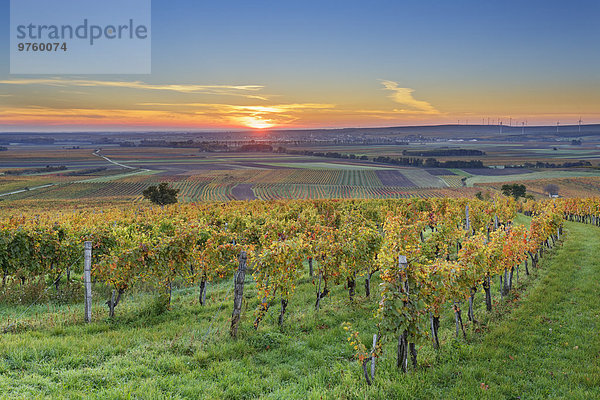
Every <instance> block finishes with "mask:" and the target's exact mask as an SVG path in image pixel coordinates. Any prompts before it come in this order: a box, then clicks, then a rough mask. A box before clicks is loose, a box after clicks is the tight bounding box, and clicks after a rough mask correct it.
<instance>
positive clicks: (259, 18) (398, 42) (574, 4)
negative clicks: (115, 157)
mask: <svg viewBox="0 0 600 400" xmlns="http://www.w3.org/2000/svg"><path fill="white" fill-rule="evenodd" d="M599 16H600V2H599V1H597V0H590V1H583V0H574V1H569V2H566V1H564V0H561V1H555V0H544V1H538V0H518V1H517V0H502V1H482V0H476V1H475V0H465V1H461V0H452V1H443V0H436V1H429V0H418V1H417V0H415V1H404V0H396V1H366V0H365V1H354V0H345V1H333V0H320V1H312V0H310V1H308V0H303V1H287V0H286V1H281V0H280V1H247V0H244V1H229V0H220V1H210V2H209V1H203V0H170V1H166V0H164V1H161V0H154V1H153V2H152V17H153V18H152V74H150V75H79V76H72V75H62V76H61V75H11V74H9V31H8V25H9V0H0V27H1V30H0V131H32V130H33V131H45V130H48V131H52V130H124V129H127V130H142V129H143V130H168V129H177V130H180V129H197V130H215V129H219V130H232V129H247V128H256V129H266V128H279V129H281V128H315V127H323V128H329V127H370V126H400V125H420V124H445V123H453V124H454V123H457V121H459V120H460V121H461V123H466V122H467V121H468V123H470V124H481V123H482V122H485V123H487V119H488V118H490V119H491V120H492V121H494V123H495V122H497V120H498V118H501V119H502V120H503V122H504V123H505V124H508V122H509V118H511V117H512V119H513V123H519V124H520V121H525V120H526V121H528V123H529V125H533V124H553V125H554V124H556V122H557V121H560V122H561V124H576V123H577V121H578V120H579V118H580V117H581V118H582V119H583V121H584V123H600V51H599V50H598V48H599V47H598V46H599V43H600V24H598V18H599Z"/></svg>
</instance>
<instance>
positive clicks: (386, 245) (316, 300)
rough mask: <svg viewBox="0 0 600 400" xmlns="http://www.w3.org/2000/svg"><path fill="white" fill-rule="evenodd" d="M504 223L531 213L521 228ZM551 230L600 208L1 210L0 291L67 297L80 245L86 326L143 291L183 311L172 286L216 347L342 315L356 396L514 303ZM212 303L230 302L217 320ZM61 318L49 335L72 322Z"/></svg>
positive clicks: (570, 203)
mask: <svg viewBox="0 0 600 400" xmlns="http://www.w3.org/2000/svg"><path fill="white" fill-rule="evenodd" d="M517 212H521V213H524V214H526V215H528V216H530V218H531V220H530V221H529V222H528V223H527V225H523V224H521V223H519V222H516V220H515V218H517ZM519 218H521V217H518V218H517V219H519ZM565 219H567V220H569V221H577V222H587V223H591V224H595V225H600V201H599V200H596V199H588V200H555V201H545V202H544V201H541V202H535V201H528V202H522V203H517V202H515V201H513V200H511V199H508V198H504V197H498V198H496V199H493V200H491V201H479V200H468V199H464V198H463V199H409V200H335V201H302V200H298V201H270V202H263V201H253V202H229V203H222V204H217V203H214V204H211V203H206V204H185V205H176V206H171V207H165V208H160V207H146V206H141V205H140V206H136V207H126V208H117V207H114V208H105V209H103V210H90V209H85V210H74V211H69V212H59V213H57V212H51V211H47V212H41V211H36V212H23V213H22V214H18V213H11V214H5V215H2V216H1V221H2V224H1V228H0V266H1V268H2V274H3V279H2V294H3V296H4V295H5V294H6V293H7V292H8V291H10V290H18V289H19V288H23V287H28V286H35V285H38V286H39V285H40V284H44V282H45V283H46V284H49V285H50V286H51V287H52V290H55V291H56V292H61V291H67V292H75V293H79V292H78V291H77V290H73V288H74V287H75V288H77V287H80V286H81V275H82V255H83V243H84V242H85V241H90V242H91V243H92V248H93V249H92V271H91V272H92V280H93V281H94V282H95V284H94V285H95V286H94V287H95V289H94V293H95V296H102V297H103V298H100V299H95V300H94V301H95V304H96V306H95V311H94V314H93V315H94V320H103V319H104V318H107V317H106V316H103V315H105V314H103V312H104V311H101V310H99V309H98V308H99V307H100V306H99V304H101V303H105V302H106V305H107V307H106V313H107V314H108V318H109V320H110V321H119V319H121V318H125V319H130V318H131V316H130V311H129V310H130V309H129V308H128V307H130V306H128V305H127V301H126V302H125V303H123V301H125V300H124V299H126V298H127V297H128V296H140V295H143V296H146V297H149V298H154V299H156V300H155V302H157V303H156V304H162V306H161V307H165V309H168V310H170V311H166V312H165V313H164V314H161V315H163V317H162V320H163V321H165V322H166V321H168V319H169V315H173V318H177V317H176V316H177V315H178V307H186V306H185V305H184V303H182V302H181V299H180V298H179V297H178V296H179V294H180V293H182V291H183V292H184V293H195V294H193V295H192V296H193V297H192V299H193V298H194V297H195V299H196V300H195V301H194V303H195V304H197V307H200V308H206V310H207V312H208V313H209V314H211V315H212V313H213V312H215V310H216V314H215V316H217V315H219V318H218V320H217V322H216V323H217V324H220V326H219V327H215V328H211V327H212V325H213V321H212V318H214V316H213V317H212V318H209V321H211V322H210V325H209V326H208V331H207V332H208V333H206V335H210V332H211V329H217V331H218V332H224V331H225V332H228V334H229V335H230V336H232V338H230V339H226V338H225V337H224V335H223V334H222V333H218V334H219V336H220V337H221V340H224V341H227V340H230V341H232V343H235V341H236V337H238V336H239V335H241V336H242V338H250V339H251V338H253V337H256V336H255V335H256V333H258V332H261V331H264V332H265V334H266V335H267V337H271V336H273V335H275V333H274V332H277V329H279V330H284V331H285V330H286V329H292V328H291V327H290V326H289V324H300V325H301V326H303V327H304V328H302V329H310V330H311V331H312V330H313V329H315V326H310V327H309V325H310V324H311V321H312V323H315V324H317V325H316V327H318V326H321V325H322V326H324V327H326V328H318V329H328V327H329V325H328V324H330V322H329V323H325V322H320V324H321V325H319V322H317V321H318V320H319V319H321V321H323V320H322V318H323V317H319V315H320V314H321V313H327V312H328V310H331V307H335V308H336V309H337V310H339V307H342V308H343V309H345V310H344V311H343V312H341V314H342V315H343V316H344V319H345V321H346V323H345V324H344V332H345V336H346V338H347V339H348V343H349V347H348V351H351V354H349V358H350V359H352V360H356V361H358V365H356V366H355V367H350V368H351V376H353V377H354V379H356V380H357V381H359V382H360V381H362V382H363V385H366V386H368V385H371V384H376V383H377V381H378V379H379V378H378V374H376V373H375V372H374V371H376V370H377V369H378V368H379V367H377V365H379V364H380V363H383V365H388V364H389V362H390V360H394V364H395V365H396V366H397V368H398V371H400V372H398V373H402V372H405V373H408V372H411V371H412V370H413V369H414V370H415V372H417V371H418V370H419V368H420V366H422V365H423V362H425V363H430V362H432V359H431V355H432V354H436V352H440V351H444V348H443V347H444V346H447V345H448V343H449V342H448V340H449V339H450V338H451V336H449V332H453V334H452V335H453V336H455V339H453V340H456V341H457V342H461V341H462V342H465V343H466V342H468V341H469V340H468V337H470V336H471V335H472V334H471V333H469V334H468V333H467V330H469V331H470V330H471V329H473V330H474V332H475V331H476V330H477V329H480V328H477V327H478V326H481V325H480V321H482V320H485V319H486V318H488V316H487V314H490V313H493V312H495V310H494V309H495V308H496V307H501V304H502V303H498V302H499V301H502V300H503V299H505V301H509V300H510V299H514V298H515V296H517V294H516V293H515V287H516V285H517V284H516V282H518V280H519V279H521V280H523V279H525V278H526V277H529V275H530V274H533V275H536V274H537V273H538V269H539V267H540V265H542V262H541V260H542V258H543V257H544V255H545V254H546V253H548V252H550V251H552V250H551V248H552V247H555V246H556V245H557V244H558V243H560V242H561V240H562V236H561V235H562V226H563V223H564V220H565ZM244 274H248V277H249V279H245V278H244ZM240 277H241V278H240ZM519 277H520V278H519ZM231 279H235V280H236V288H235V291H234V290H233V285H232V284H231ZM240 279H241V281H240ZM307 285H308V286H312V301H311V300H310V298H309V297H310V295H308V296H309V297H308V298H307V294H308V293H309V292H310V290H308V291H307V289H306V288H307ZM244 286H245V288H244ZM299 288H301V290H300V289H299ZM190 290H191V292H190ZM244 290H245V291H246V292H245V293H244ZM299 290H300V291H299ZM496 291H497V292H496ZM211 292H212V293H211ZM359 292H360V298H359ZM496 293H499V295H500V299H498V298H496ZM249 295H250V297H249ZM234 297H235V299H236V301H235V302H234ZM3 298H6V297H3ZM186 298H188V299H189V296H188V297H186ZM174 299H176V300H174ZM3 301H6V300H3ZM186 301H187V300H186ZM224 302H225V303H230V304H236V305H237V306H236V305H234V318H233V319H231V320H226V319H224V316H223V314H222V313H221V309H222V307H223V303H224ZM311 303H312V304H311ZM23 304H24V305H25V304H26V303H25V302H24V303H23ZM122 304H125V306H123V305H122ZM242 305H243V306H242ZM300 305H301V306H302V308H304V309H298V306H300ZM123 307H125V308H124V309H123V311H120V310H121V309H122V308H123ZM356 307H358V308H359V309H360V308H363V307H367V308H368V309H370V310H371V312H370V313H369V314H370V315H371V316H370V318H366V319H365V318H364V314H363V317H362V318H361V319H360V320H357V319H356V315H355V313H356V311H354V312H353V311H352V310H353V309H354V310H356ZM290 309H292V310H295V311H293V314H291V315H290V314H289V312H290V311H289V310H290ZM209 310H210V311H209ZM236 310H237V311H238V314H237V317H236ZM274 312H276V314H273V313H274ZM220 313H221V314H220ZM74 315H77V313H76V314H74ZM203 315H206V313H204V312H203ZM308 315H312V316H310V317H308ZM324 315H326V314H324ZM12 317H13V318H11V316H9V318H8V319H7V320H6V321H5V322H3V324H2V326H0V329H3V331H4V332H5V333H8V334H11V333H14V334H17V333H22V332H27V331H30V330H31V331H35V330H36V329H40V325H39V323H37V322H35V320H31V319H27V318H25V319H14V316H12ZM53 318H54V317H53ZM71 318H74V319H75V320H73V319H71V322H68V321H63V322H61V324H62V326H67V327H68V326H69V325H73V324H74V325H77V324H79V323H81V322H76V320H77V318H76V317H71ZM291 321H293V322H291ZM450 321H452V325H454V328H452V329H451V330H450V329H448V326H449V323H450ZM42 325H43V323H42ZM444 326H446V329H447V330H446V331H444V332H443V333H441V332H442V330H443V327H444ZM440 327H442V328H440ZM274 329H275V330H274ZM238 330H239V332H241V333H239V334H238ZM252 332H256V333H252ZM373 335H375V339H374V342H373V344H371V336H373ZM276 336H277V335H276ZM367 337H368V342H367ZM277 338H278V339H273V340H275V342H272V341H271V339H272V337H271V339H269V340H267V342H266V343H267V344H266V346H267V349H268V348H269V346H277V341H278V340H281V338H279V336H277ZM238 340H239V338H238ZM251 340H255V339H251ZM190 341H193V339H192V338H190ZM269 343H270V344H269ZM427 343H429V347H430V349H427V348H426V347H424V346H426V344H427ZM432 351H433V353H431V352H432ZM422 354H425V357H426V358H425V360H427V361H424V360H422V359H421V358H420V357H423V356H422ZM0 366H1V365H0ZM386 373H389V371H388V372H386ZM425 373H426V372H425ZM361 376H362V378H361Z"/></svg>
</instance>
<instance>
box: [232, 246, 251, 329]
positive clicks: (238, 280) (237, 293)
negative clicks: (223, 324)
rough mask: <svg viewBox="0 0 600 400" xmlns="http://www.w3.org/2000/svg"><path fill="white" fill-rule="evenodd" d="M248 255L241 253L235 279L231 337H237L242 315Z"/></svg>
mask: <svg viewBox="0 0 600 400" xmlns="http://www.w3.org/2000/svg"><path fill="white" fill-rule="evenodd" d="M247 258H248V257H247V255H246V252H245V251H242V252H241V253H240V257H239V266H238V270H237V272H236V273H235V278H234V282H235V283H234V284H235V289H234V297H233V314H232V316H231V330H230V332H229V334H230V335H231V337H233V338H236V337H237V331H238V324H239V322H240V314H241V313H242V300H243V299H244V281H245V280H246V261H247Z"/></svg>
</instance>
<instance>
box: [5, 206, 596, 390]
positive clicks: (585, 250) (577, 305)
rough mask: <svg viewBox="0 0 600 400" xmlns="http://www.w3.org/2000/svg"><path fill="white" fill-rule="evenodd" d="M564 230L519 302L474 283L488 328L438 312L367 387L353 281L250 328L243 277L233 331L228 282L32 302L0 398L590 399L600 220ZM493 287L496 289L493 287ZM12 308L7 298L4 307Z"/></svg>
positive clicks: (364, 306)
mask: <svg viewBox="0 0 600 400" xmlns="http://www.w3.org/2000/svg"><path fill="white" fill-rule="evenodd" d="M521 221H522V222H526V220H525V219H523V218H521ZM567 229H568V236H567V239H566V241H565V243H564V245H563V246H562V247H560V248H559V249H558V250H557V251H556V254H555V255H554V256H552V257H551V258H547V259H545V261H544V264H545V265H544V269H541V270H540V271H539V277H538V279H536V280H529V281H528V280H526V279H523V273H521V284H522V283H523V282H525V284H526V286H527V290H526V291H525V296H523V297H521V299H520V300H519V299H515V301H513V302H510V303H499V304H500V306H499V307H498V308H497V311H496V312H494V313H493V314H492V315H491V316H487V315H485V312H484V311H483V310H482V309H481V306H482V304H481V303H482V295H481V294H478V298H477V305H478V308H477V310H476V316H477V317H478V318H479V319H480V320H481V322H482V324H483V326H484V328H483V331H485V333H484V334H481V333H474V332H472V330H471V327H468V342H470V343H469V344H466V343H464V342H463V341H457V340H456V339H454V337H453V333H452V329H453V325H452V315H451V314H450V313H446V315H445V316H444V319H443V320H442V331H441V336H442V337H441V339H442V350H441V351H440V352H439V353H437V354H436V352H434V351H433V350H432V349H431V346H430V345H429V343H423V344H421V345H419V351H420V354H419V357H420V368H419V370H418V371H416V372H415V371H413V372H411V373H410V374H409V375H407V376H403V375H402V374H400V373H399V372H398V371H397V370H396V368H395V359H394V345H393V343H390V344H388V345H387V346H386V347H385V351H386V354H385V356H384V357H383V358H382V359H381V360H379V362H378V371H377V376H376V382H375V385H374V386H373V387H370V388H369V387H367V386H366V385H365V383H364V379H363V378H362V377H361V376H360V372H359V367H358V364H357V363H356V362H352V361H351V359H352V352H351V349H349V347H348V345H347V343H346V333H345V331H343V329H342V328H341V323H342V322H344V321H351V322H352V323H353V325H354V327H356V328H358V329H359V330H360V331H361V332H363V335H362V338H363V340H364V341H365V342H367V341H368V339H369V336H370V335H371V334H372V333H373V331H374V327H373V322H372V320H371V319H370V318H371V315H372V312H373V310H374V309H375V307H376V304H375V302H374V301H368V300H365V299H364V298H363V296H362V293H363V289H362V285H359V287H358V290H359V296H358V301H357V302H356V304H354V305H350V304H349V303H348V301H347V300H346V299H347V297H346V295H345V292H343V288H341V287H339V288H336V289H335V290H334V292H333V295H332V296H331V297H327V298H325V299H324V300H323V302H322V305H323V309H322V310H321V311H320V312H319V313H315V312H313V311H312V306H313V301H314V300H313V297H314V292H313V285H312V284H311V283H310V281H309V279H308V277H304V278H303V279H302V282H301V284H300V285H299V287H298V295H297V296H296V297H295V298H294V299H293V301H292V303H291V304H290V307H289V315H287V320H286V325H285V328H284V329H283V330H279V328H278V327H277V324H276V317H277V314H278V312H279V307H278V306H273V308H272V310H271V311H270V313H269V314H268V315H267V317H266V318H265V321H263V324H262V325H261V327H260V329H259V330H258V332H255V331H254V330H253V329H252V327H251V325H252V318H253V317H252V310H253V309H254V308H255V307H256V305H257V300H256V299H255V290H254V288H253V287H252V285H251V284H250V283H251V281H250V280H249V281H248V283H249V284H248V285H247V286H246V292H245V294H246V298H247V310H245V314H244V317H243V319H242V325H241V331H240V339H239V340H237V341H233V340H230V339H229V338H228V336H227V328H228V319H229V316H230V315H231V294H230V292H231V289H230V286H231V284H230V282H223V283H221V284H218V285H214V286H211V287H210V288H209V302H210V305H209V306H207V307H205V308H202V307H200V306H199V305H198V304H197V300H196V299H195V297H196V296H195V294H194V292H193V291H191V290H189V289H184V290H181V291H178V292H177V293H176V296H175V298H174V304H173V310H172V311H170V312H168V313H164V314H158V313H156V312H154V310H153V308H152V302H151V300H150V299H149V298H147V297H145V296H142V295H137V296H136V295H134V296H132V297H131V298H129V299H127V301H126V302H125V303H123V304H122V305H120V306H119V307H118V308H117V314H118V316H117V320H116V321H115V322H111V321H109V320H108V319H107V318H106V311H105V310H104V309H100V308H99V307H97V308H96V310H95V315H94V319H95V320H96V321H97V322H95V323H93V324H91V325H89V326H84V325H83V324H81V323H79V322H77V323H76V322H75V321H80V319H81V307H75V308H73V307H59V308H58V309H57V310H55V311H54V312H52V311H53V310H52V309H50V311H51V312H49V313H48V311H46V314H45V315H44V316H43V317H40V316H37V317H36V314H35V313H37V312H42V311H44V310H45V307H44V306H39V307H37V308H35V309H34V312H33V313H30V314H29V318H30V320H31V322H32V323H37V324H43V325H46V326H47V327H46V328H43V329H42V328H39V327H38V328H34V329H31V330H29V331H26V332H23V333H20V334H8V335H4V336H0V398H38V397H39V398H41V397H52V398H60V397H63V398H83V397H86V398H89V397H92V398H144V399H149V398H253V397H265V398H315V399H316V398H479V397H489V398H517V397H519V396H520V397H521V398H548V397H552V398H557V397H563V398H598V397H600V389H599V387H600V360H599V357H600V341H599V340H598V323H599V318H598V313H599V311H598V310H600V297H599V296H598V282H599V281H600V265H599V264H600V262H598V261H597V257H596V253H595V251H596V249H597V248H598V247H599V246H600V230H599V229H597V228H594V227H591V226H584V225H578V224H568V226H567ZM496 283H497V282H496ZM374 289H375V290H374V292H375V293H374V296H375V297H374V299H377V296H378V293H377V289H376V288H374ZM493 291H494V294H495V299H494V300H495V301H497V300H499V299H498V298H497V292H498V290H497V287H495V288H493ZM98 303H99V300H98V301H97V303H96V304H98ZM517 304H518V306H517ZM513 309H514V310H513ZM21 310H22V307H21V308H15V309H6V308H4V309H0V315H3V317H5V316H6V315H11V314H12V315H13V316H14V315H16V314H17V313H18V312H20V311H21ZM510 310H513V311H512V312H511V313H510V314H507V312H508V311H510ZM465 318H466V316H465ZM209 328H210V329H209ZM550 329H552V330H551V331H550ZM575 346H578V348H575ZM481 383H484V385H487V386H488V388H487V389H482V387H481Z"/></svg>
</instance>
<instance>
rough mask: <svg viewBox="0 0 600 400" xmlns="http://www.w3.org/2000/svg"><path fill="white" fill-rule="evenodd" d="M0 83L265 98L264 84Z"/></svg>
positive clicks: (6, 82) (52, 80) (50, 80)
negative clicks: (262, 92) (263, 93)
mask: <svg viewBox="0 0 600 400" xmlns="http://www.w3.org/2000/svg"><path fill="white" fill-rule="evenodd" d="M0 85H44V86H56V87H109V88H123V89H133V90H162V91H171V92H177V93H190V94H210V95H224V96H241V97H246V98H251V99H260V100H266V99H267V97H266V96H264V95H260V94H258V92H260V91H261V90H262V89H264V86H261V85H192V84H177V85H161V84H150V83H145V82H141V81H101V80H88V79H62V78H45V79H11V80H0Z"/></svg>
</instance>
